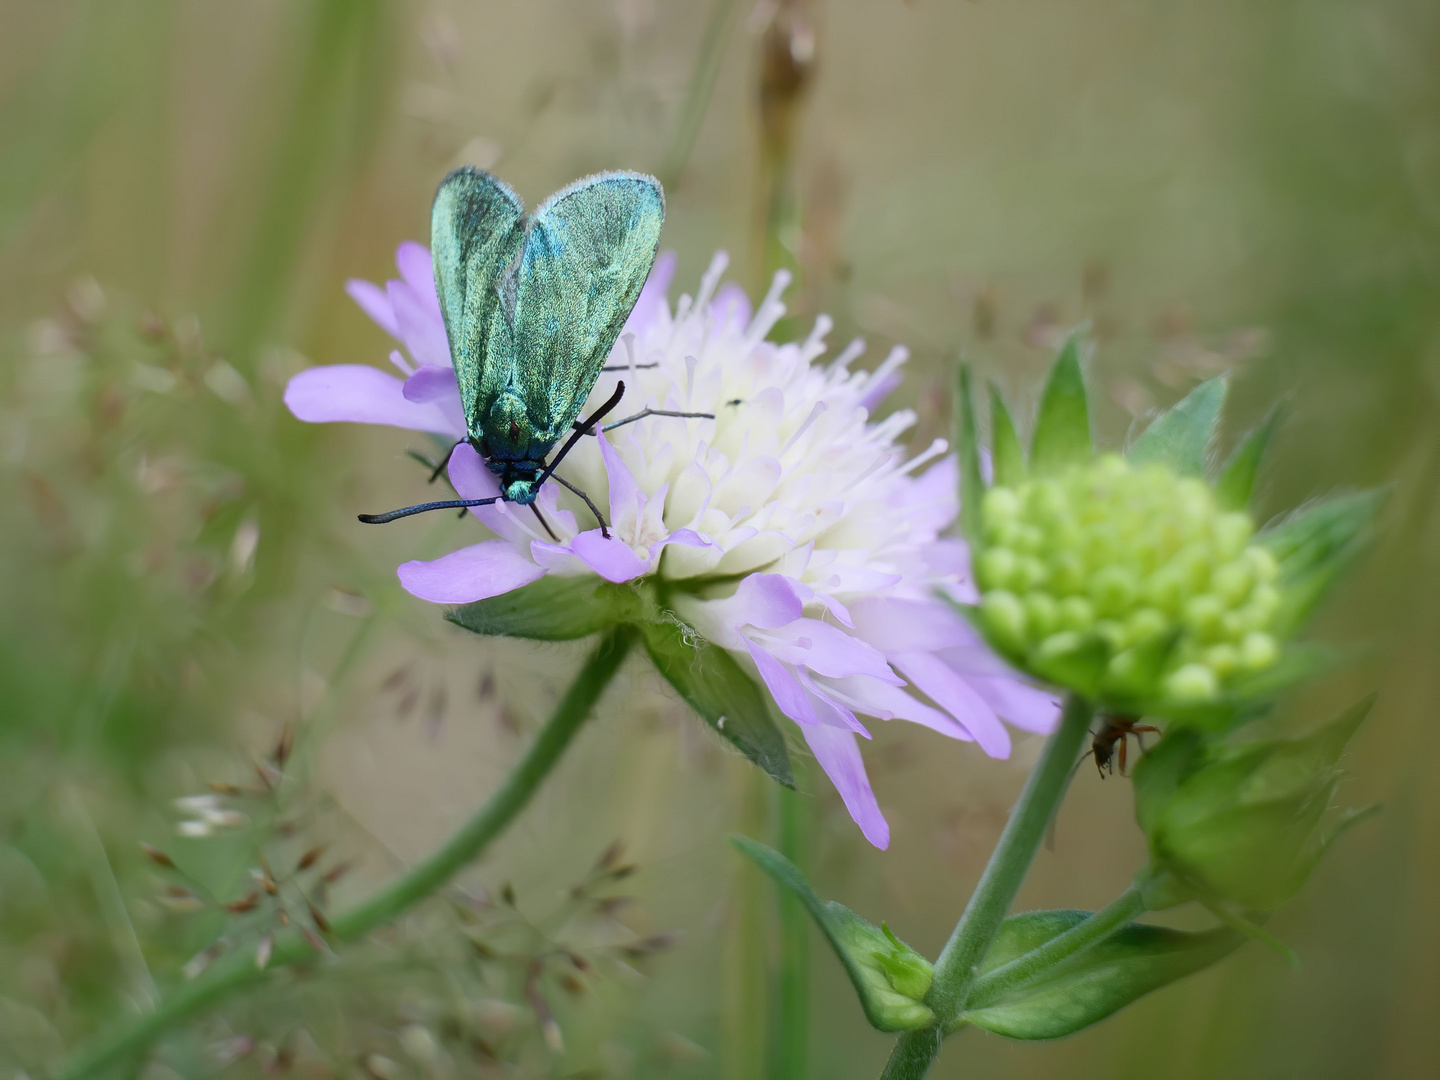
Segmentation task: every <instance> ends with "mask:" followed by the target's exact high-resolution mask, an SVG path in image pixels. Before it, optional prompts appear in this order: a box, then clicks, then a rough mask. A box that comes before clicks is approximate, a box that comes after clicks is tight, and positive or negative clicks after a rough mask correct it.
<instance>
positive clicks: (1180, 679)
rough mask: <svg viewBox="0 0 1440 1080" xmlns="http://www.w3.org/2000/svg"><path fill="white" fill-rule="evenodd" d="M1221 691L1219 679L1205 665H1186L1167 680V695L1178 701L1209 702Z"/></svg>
mask: <svg viewBox="0 0 1440 1080" xmlns="http://www.w3.org/2000/svg"><path fill="white" fill-rule="evenodd" d="M1219 689H1220V680H1219V678H1218V677H1216V675H1215V672H1214V671H1212V670H1211V669H1210V668H1208V667H1206V666H1205V665H1204V664H1186V665H1184V666H1183V667H1181V668H1178V669H1177V670H1175V671H1172V672H1171V673H1170V674H1169V675H1168V676H1167V677H1166V679H1165V693H1166V695H1167V696H1169V697H1172V698H1174V699H1175V700H1176V701H1183V702H1195V701H1209V700H1210V699H1211V698H1213V697H1214V696H1215V692H1216V691H1217V690H1219Z"/></svg>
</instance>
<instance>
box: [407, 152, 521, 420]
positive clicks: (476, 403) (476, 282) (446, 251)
mask: <svg viewBox="0 0 1440 1080" xmlns="http://www.w3.org/2000/svg"><path fill="white" fill-rule="evenodd" d="M524 243H525V204H524V203H522V202H521V201H520V197H519V196H518V195H516V194H515V192H513V191H511V190H510V188H509V187H508V186H507V185H506V184H504V183H503V182H501V181H500V180H497V179H496V178H495V177H493V176H491V175H490V174H489V173H487V172H482V171H481V170H479V169H476V168H474V167H473V166H469V165H466V166H464V167H462V168H459V169H456V170H455V171H454V172H452V173H451V174H450V175H449V176H447V177H445V179H444V180H442V181H441V182H440V188H439V190H437V191H436V192H435V204H434V206H433V207H432V208H431V212H430V250H431V255H432V258H433V259H434V264H435V289H436V292H437V293H438V294H439V297H440V312H441V314H442V315H443V316H444V318H445V334H446V336H447V337H448V338H449V339H450V359H451V360H452V361H453V362H454V364H455V378H456V380H457V381H458V383H459V385H460V400H461V402H462V403H463V404H464V407H465V422H466V425H467V427H468V428H469V431H470V434H471V435H472V436H474V437H477V438H478V437H479V436H480V435H482V434H483V432H482V430H481V423H482V420H483V418H484V416H485V414H486V413H487V412H488V410H489V406H490V404H491V401H487V400H485V398H486V384H487V383H491V384H493V383H494V382H495V381H496V380H495V378H494V375H495V374H496V373H495V372H490V373H489V374H490V376H491V377H490V378H489V379H487V378H486V375H487V371H486V369H487V366H488V367H494V366H495V365H497V364H498V365H499V366H502V367H504V368H506V370H507V371H508V368H509V363H510V360H511V354H512V350H511V348H510V347H509V343H508V342H494V341H492V340H491V337H492V329H493V327H494V325H495V323H496V320H495V319H494V318H492V316H493V315H494V313H495V311H496V308H497V307H498V306H499V291H498V289H499V285H500V283H501V281H502V280H503V279H504V277H505V274H506V271H507V270H508V269H509V268H510V267H511V266H513V264H514V263H515V260H516V257H517V256H518V254H519V252H520V249H521V248H522V247H523V246H524ZM497 346H498V347H497ZM502 385H503V382H502ZM491 396H492V398H493V393H492V395H491Z"/></svg>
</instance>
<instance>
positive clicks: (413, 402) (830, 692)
mask: <svg viewBox="0 0 1440 1080" xmlns="http://www.w3.org/2000/svg"><path fill="white" fill-rule="evenodd" d="M397 262H398V263H399V266H400V271H401V277H402V280H400V281H391V282H389V283H388V284H387V286H386V287H385V288H384V289H380V288H379V287H377V286H375V285H371V284H369V283H367V282H360V281H352V282H351V283H350V284H349V286H348V289H349V292H350V295H351V296H352V297H354V298H355V300H356V301H357V302H358V303H359V304H360V306H361V307H362V308H364V310H365V311H366V313H367V314H369V315H370V316H371V318H373V319H374V320H375V321H376V322H377V323H379V324H380V325H381V326H382V327H383V328H384V329H385V330H386V331H387V332H388V333H390V334H391V336H393V337H395V338H396V339H397V340H398V341H400V342H401V343H403V344H404V346H405V348H406V350H407V351H408V354H409V355H408V357H406V356H405V355H402V354H401V353H400V352H398V351H396V352H393V353H392V354H391V362H392V363H393V364H394V365H395V366H396V367H397V368H398V369H399V370H400V372H401V373H402V374H403V375H404V376H405V378H404V380H402V379H400V378H397V377H395V376H392V375H388V374H386V373H385V372H382V371H380V370H378V369H376V368H374V367H370V366H368V365H342V366H337V367H321V368H312V369H310V370H308V371H305V372H302V373H300V374H299V375H297V376H296V377H295V378H294V379H292V380H291V382H290V385H289V387H288V388H287V390H286V394H285V401H286V404H287V405H289V406H290V408H291V410H292V411H293V412H294V413H295V415H296V416H298V417H299V418H300V419H302V420H312V421H330V420H354V421H360V422H364V423H380V424H390V425H393V426H396V427H403V428H411V429H414V430H420V431H428V432H433V433H435V434H437V435H440V436H443V437H445V438H447V439H459V438H462V437H463V435H464V424H463V420H462V414H461V409H460V399H459V393H458V390H457V389H456V383H455V376H454V372H453V370H452V369H451V367H450V357H449V353H448V349H447V348H446V344H445V330H444V324H443V322H442V321H441V318H440V308H439V304H438V302H437V300H436V298H435V289H434V283H433V278H432V276H431V270H430V260H429V254H428V252H426V250H425V249H424V248H423V247H421V246H420V245H418V244H405V245H402V246H401V248H400V250H399V252H398V254H397ZM674 266H675V261H674V257H673V256H671V255H664V256H661V258H660V259H659V260H658V261H657V263H656V265H655V269H654V271H653V272H652V273H651V275H650V280H649V281H648V282H647V283H646V285H645V289H644V291H643V292H642V293H641V296H640V299H639V301H638V302H637V304H636V305H635V309H634V311H633V312H632V313H631V315H630V319H629V321H628V322H627V324H626V327H625V331H624V332H623V333H622V334H621V337H620V341H619V342H618V343H617V345H616V347H615V350H614V353H613V354H612V356H611V358H610V364H611V365H612V366H617V367H623V368H625V369H626V370H623V371H619V372H613V373H606V374H602V375H601V377H600V380H599V381H598V383H597V384H596V386H595V389H594V391H593V393H592V394H591V397H590V402H589V405H588V406H587V408H586V410H585V411H584V413H582V415H584V414H586V413H588V412H589V411H590V410H591V409H593V408H594V407H596V406H597V405H598V404H600V403H601V402H603V401H605V400H606V399H607V398H608V397H609V396H610V394H611V393H612V391H613V390H614V389H615V382H616V379H617V378H619V379H623V380H624V382H625V386H626V391H625V398H624V401H623V403H622V406H621V408H620V409H619V410H618V411H617V413H616V414H615V415H616V416H621V415H628V414H631V413H633V412H637V411H639V410H641V409H642V408H645V407H646V406H649V407H652V408H660V409H669V410H673V411H681V412H709V413H713V414H714V416H715V419H713V420H706V419H699V420H697V419H676V418H671V417H650V418H646V419H644V420H640V421H638V422H636V423H633V424H630V425H628V426H625V427H622V428H619V429H617V430H615V431H613V432H612V433H610V434H609V435H608V436H601V437H599V438H595V439H589V438H587V439H583V440H581V442H580V443H579V444H578V445H577V446H576V448H575V449H574V450H573V451H572V452H571V454H570V455H569V457H567V458H566V459H565V462H564V464H563V465H562V467H561V469H560V472H561V473H562V474H563V475H564V476H565V478H566V479H567V480H569V481H570V482H571V483H572V484H575V485H576V486H578V487H580V488H582V489H583V490H585V491H587V492H589V493H590V495H591V497H592V498H594V499H595V501H596V502H597V503H598V504H600V505H602V506H603V505H605V503H606V502H607V501H608V510H609V520H610V532H611V537H610V538H609V539H606V538H605V537H604V536H603V535H602V533H601V530H600V528H599V527H598V524H597V523H595V522H594V520H593V518H592V517H591V515H590V514H589V512H588V511H587V510H585V509H584V508H583V506H582V505H581V504H580V502H579V501H578V500H576V499H575V498H574V497H573V496H571V495H570V494H569V493H568V492H564V491H563V490H562V489H561V488H560V487H559V486H558V485H555V484H546V485H545V486H544V487H543V488H542V489H541V492H540V496H539V498H538V500H537V503H538V505H539V508H540V510H541V512H542V513H543V515H544V517H545V519H546V521H547V522H548V523H549V525H550V527H551V529H552V530H553V531H554V533H555V536H556V537H558V540H557V539H554V538H552V537H551V536H550V535H549V534H547V533H546V531H545V530H544V528H543V527H542V526H541V524H540V522H539V521H538V520H537V519H536V517H535V516H534V514H533V513H532V512H531V511H530V510H529V509H528V508H525V507H519V506H515V505H512V504H508V503H495V504H492V505H490V506H483V507H476V508H474V509H473V511H472V512H473V513H474V515H475V517H476V518H478V519H479V521H480V523H481V524H482V525H484V526H485V527H486V528H487V529H488V530H489V532H490V533H492V534H493V537H492V538H491V539H486V540H482V541H480V542H479V543H476V544H472V545H470V546H468V547H463V548H461V549H459V550H458V551H453V552H451V553H450V554H448V555H444V556H442V557H440V558H438V559H435V560H432V561H418V560H417V561H414V562H407V563H405V564H403V565H402V566H401V567H400V568H399V575H400V581H401V584H402V585H404V587H405V588H406V589H408V590H409V591H410V592H411V593H414V594H415V595H416V596H419V597H422V598H424V599H426V600H432V601H435V602H438V603H447V604H461V603H469V602H471V601H475V600H481V599H484V598H486V597H491V596H497V595H500V594H502V593H506V592H509V591H511V590H513V589H517V588H520V587H521V586H524V585H527V584H529V583H530V582H533V581H536V580H538V579H539V578H541V577H543V576H545V575H546V574H561V575H598V576H599V577H602V578H604V579H606V580H608V581H613V582H625V581H636V580H637V579H641V578H645V577H649V576H654V575H658V576H660V577H662V578H664V579H667V581H668V582H669V583H671V588H670V590H669V591H670V595H671V599H670V601H669V602H670V604H671V607H672V609H673V613H674V614H675V616H676V617H678V618H679V619H681V620H683V621H684V622H685V623H687V624H688V625H690V626H691V627H693V628H694V629H695V630H696V631H698V632H699V633H700V634H701V635H702V636H704V637H705V638H706V639H708V640H710V641H712V642H714V643H716V644H718V645H720V646H722V647H724V648H726V649H728V650H730V651H731V652H733V653H734V654H735V655H736V656H737V658H739V659H740V660H741V662H742V663H743V664H746V665H748V666H749V667H750V668H751V669H752V670H753V671H754V672H755V673H756V674H757V675H758V677H759V678H760V680H761V681H762V682H763V684H764V685H765V687H766V688H767V689H768V691H769V692H770V694H771V696H772V697H773V698H774V700H775V702H776V705H777V706H778V707H779V709H780V711H781V712H782V713H784V714H785V715H786V716H787V717H789V718H790V719H791V720H793V721H794V722H795V723H796V725H797V726H798V727H799V729H800V732H801V734H802V735H803V736H804V738H805V741H806V742H807V743H808V744H809V746H810V749H811V751H812V752H813V753H814V755H815V758H816V760H817V761H818V762H819V763H820V765H821V767H822V768H824V770H825V772H826V774H827V775H828V776H829V777H830V779H831V780H832V782H833V783H834V784H835V787H836V788H837V790H838V791H839V792H840V795H841V797H842V799H843V800H844V802H845V806H846V808H847V809H848V810H849V812H850V814H851V816H852V817H853V818H854V819H855V821H856V822H857V823H858V824H859V826H860V828H861V830H862V831H863V832H864V834H865V836H866V838H867V839H868V840H869V841H870V842H871V843H872V844H874V845H875V846H877V847H881V848H883V847H885V846H887V844H888V843H889V836H890V831H889V826H888V825H887V824H886V821H885V818H884V817H883V815H882V814H881V812H880V809H879V806H878V805H877V803H876V800H875V796H874V793H873V792H872V791H871V788H870V783H869V780H868V779H867V777H866V774H865V766H864V762H863V760H862V758H861V755H860V750H859V744H858V742H857V738H866V739H868V738H870V733H869V732H868V731H867V730H866V728H865V725H864V724H863V723H862V722H861V720H860V719H859V717H860V716H867V717H874V718H878V719H882V720H890V719H901V720H910V721H912V722H914V723H917V724H921V725H924V726H925V727H928V728H931V729H932V730H934V731H937V732H939V733H941V734H943V735H948V736H950V737H951V738H955V739H962V740H966V741H973V742H975V743H976V744H977V745H978V746H979V747H980V748H981V749H982V750H983V751H984V752H985V753H986V754H988V755H990V756H991V757H997V758H1003V757H1006V756H1007V755H1008V754H1009V752H1010V735H1009V732H1008V730H1007V728H1006V723H1005V722H1008V723H1009V724H1011V725H1013V726H1015V727H1018V728H1021V729H1023V730H1026V731H1033V732H1048V731H1049V730H1050V729H1051V727H1052V726H1053V725H1054V723H1055V720H1056V717H1057V709H1058V706H1057V702H1056V700H1055V698H1054V697H1053V695H1051V694H1049V693H1047V692H1044V691H1041V690H1039V689H1037V688H1035V687H1032V686H1030V685H1028V684H1027V683H1025V682H1023V681H1021V679H1020V678H1019V677H1018V676H1017V675H1016V674H1015V673H1014V672H1013V671H1011V670H1010V669H1009V668H1008V667H1006V666H1005V664H1004V663H1003V662H1002V661H1001V660H999V659H998V658H997V657H996V656H995V654H994V653H992V652H991V651H990V650H989V649H988V648H987V647H986V646H985V645H984V644H983V642H982V641H981V639H980V638H979V636H978V635H977V634H976V633H975V632H974V631H973V630H972V629H971V628H970V626H969V624H968V623H967V622H966V621H965V620H964V619H962V618H961V617H959V616H958V615H957V614H956V613H955V612H954V610H953V609H952V608H951V607H950V606H949V605H948V604H946V603H945V602H944V601H943V600H941V599H939V598H938V597H937V592H940V591H944V592H948V593H949V594H951V595H953V596H956V597H957V598H966V599H973V590H972V589H971V586H970V582H969V565H968V552H967V549H966V547H965V545H964V544H963V542H961V541H959V540H955V539H948V538H946V537H944V536H943V535H942V534H943V532H944V531H945V530H946V529H947V528H948V527H949V526H950V525H951V523H952V522H953V521H954V519H955V517H956V514H957V511H958V504H957V496H956V489H957V485H956V464H955V460H954V458H953V457H951V456H947V454H946V446H945V443H944V441H943V440H936V441H935V442H934V443H933V444H932V445H931V446H930V447H929V448H928V449H927V450H925V451H924V452H922V453H920V454H919V455H916V456H915V457H913V458H911V459H910V460H909V461H906V460H905V457H904V451H903V447H902V446H901V445H900V443H899V442H898V439H899V437H900V436H901V435H902V434H903V433H904V432H905V431H906V429H908V428H909V427H910V426H912V425H913V424H914V422H915V416H914V414H913V413H912V412H910V411H909V410H900V411H897V412H894V413H891V414H890V415H889V416H887V417H886V418H885V419H883V420H880V421H878V422H877V421H872V420H871V412H872V411H873V409H874V408H875V406H876V405H877V404H878V403H879V401H880V400H881V399H882V398H883V397H884V396H885V394H886V393H888V392H889V390H890V389H892V388H893V387H894V386H895V385H896V383H897V381H898V377H899V369H900V367H901V365H902V364H903V363H904V362H905V359H906V352H905V350H904V349H903V348H898V347H897V348H896V349H894V350H893V351H892V352H891V353H890V355H889V357H887V358H886V359H885V361H884V362H882V363H881V364H880V365H879V367H878V368H877V369H876V370H875V371H873V372H861V371H851V370H850V364H851V363H852V362H853V361H854V360H855V359H856V358H858V357H859V356H860V355H861V353H862V352H863V351H864V347H863V344H862V343H860V342H858V341H857V342H852V343H851V345H850V346H848V347H847V348H846V349H844V350H843V351H842V352H841V353H840V354H839V355H838V356H836V357H835V358H834V359H832V360H831V361H830V362H829V363H828V364H824V365H821V364H818V363H817V362H816V361H817V360H818V359H819V358H820V357H821V356H822V354H823V353H824V352H825V351H826V345H825V340H824V339H825V335H826V333H827V332H828V331H829V329H830V327H831V323H830V320H829V319H828V318H826V317H824V316H821V317H820V318H819V319H818V320H817V321H816V324H815V327H814V329H813V330H812V331H811V333H810V335H809V336H808V337H807V338H806V339H805V340H804V341H803V342H792V343H787V344H774V343H772V342H769V341H767V340H765V338H766V335H767V334H768V333H769V331H770V330H771V329H772V328H773V327H774V325H775V323H776V321H777V320H778V319H779V318H780V317H781V316H782V315H783V314H784V312H785V308H784V305H783V304H782V303H781V302H780V294H781V292H782V291H783V289H784V287H785V285H786V284H787V283H788V276H787V275H785V274H783V273H781V274H777V275H776V278H775V283H774V285H773V286H772V287H771V289H770V292H769V294H768V295H767V296H766V297H765V299H764V300H763V301H762V302H761V304H760V307H759V309H758V311H755V312H754V313H753V315H752V312H751V309H750V303H749V300H748V299H747V298H746V296H745V294H744V293H743V292H742V291H741V290H740V289H739V288H738V287H736V286H734V285H726V286H724V287H721V288H717V287H718V286H719V283H720V277H721V275H722V274H723V273H724V270H725V266H726V260H725V256H724V255H723V254H720V255H717V256H716V258H715V260H714V261H713V262H712V263H711V265H710V269H709V270H708V271H707V272H706V274H705V277H704V280H703V281H702V282H701V285H700V289H699V292H698V294H697V296H696V297H694V298H691V297H690V296H683V297H681V298H680V301H679V303H678V304H677V305H676V306H675V308H674V310H673V311H672V309H671V307H670V305H669V302H668V300H667V298H666V294H667V292H668V287H669V283H670V277H671V275H672V274H673V272H674ZM651 365H654V366H651ZM926 466H928V468H927V467H926ZM449 473H450V480H451V483H452V484H453V485H454V487H455V489H456V491H458V492H459V494H460V496H461V497H462V498H466V499H479V498H487V497H489V496H492V495H498V494H499V487H498V485H497V483H496V479H495V477H494V475H493V474H492V473H491V472H490V471H489V470H488V469H487V468H486V467H485V465H484V463H483V461H482V460H481V459H480V457H479V455H478V454H476V453H475V451H474V450H472V449H471V448H470V447H469V446H468V445H465V444H462V445H460V446H459V447H458V448H457V449H456V450H455V453H454V455H453V457H452V458H451V461H450V466H449Z"/></svg>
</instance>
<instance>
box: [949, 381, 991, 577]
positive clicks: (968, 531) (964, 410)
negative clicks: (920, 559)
mask: <svg viewBox="0 0 1440 1080" xmlns="http://www.w3.org/2000/svg"><path fill="white" fill-rule="evenodd" d="M955 413H956V416H955V445H956V446H957V447H958V448H959V453H960V528H961V530H962V531H963V532H964V533H965V539H966V540H968V541H970V546H971V547H972V548H977V549H978V548H979V546H980V544H981V542H982V540H983V530H982V529H981V527H980V525H981V522H980V502H981V500H982V499H983V498H984V497H985V481H984V480H983V479H982V478H981V476H980V435H979V432H977V431H976V430H975V400H974V398H973V396H972V395H971V393H970V369H969V368H968V367H966V366H965V365H964V364H962V365H960V393H959V397H958V400H957V402H956V408H955Z"/></svg>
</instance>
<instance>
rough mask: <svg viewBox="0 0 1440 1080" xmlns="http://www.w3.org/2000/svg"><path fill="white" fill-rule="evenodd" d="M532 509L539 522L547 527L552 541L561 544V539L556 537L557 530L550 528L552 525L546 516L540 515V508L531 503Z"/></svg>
mask: <svg viewBox="0 0 1440 1080" xmlns="http://www.w3.org/2000/svg"><path fill="white" fill-rule="evenodd" d="M530 509H531V510H533V511H535V518H536V520H537V521H539V522H540V524H541V525H543V526H545V531H546V532H547V533H549V534H550V539H551V540H554V541H555V542H556V543H557V544H558V543H559V542H560V537H558V536H556V535H555V530H554V529H552V528H551V527H550V523H549V522H548V521H546V520H545V515H544V514H542V513H540V507H539V506H538V505H537V504H535V503H531V504H530Z"/></svg>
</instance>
